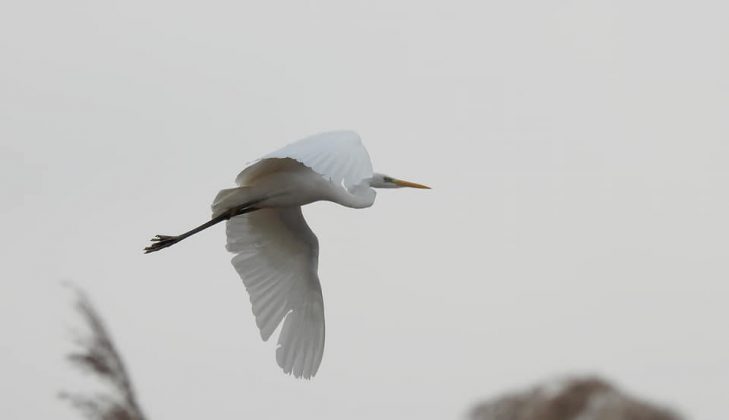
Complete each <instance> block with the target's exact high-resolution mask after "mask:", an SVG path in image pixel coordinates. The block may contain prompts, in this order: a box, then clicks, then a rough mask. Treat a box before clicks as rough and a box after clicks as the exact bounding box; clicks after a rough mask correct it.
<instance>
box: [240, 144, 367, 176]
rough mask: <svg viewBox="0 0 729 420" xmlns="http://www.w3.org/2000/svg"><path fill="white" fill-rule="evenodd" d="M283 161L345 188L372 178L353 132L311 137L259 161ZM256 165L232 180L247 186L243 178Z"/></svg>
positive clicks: (250, 172)
mask: <svg viewBox="0 0 729 420" xmlns="http://www.w3.org/2000/svg"><path fill="white" fill-rule="evenodd" d="M284 158H290V159H294V160H296V161H298V162H301V163H302V164H304V165H306V166H307V167H309V168H311V169H313V170H314V172H316V173H318V174H319V175H321V176H323V177H325V178H327V179H329V180H330V181H332V182H333V183H334V184H335V185H344V187H345V188H347V189H349V188H351V187H353V186H355V185H357V184H359V183H361V182H362V180H364V179H367V178H371V177H372V162H371V161H370V155H369V154H368V153H367V149H365V147H364V145H363V144H362V140H360V138H359V135H358V134H357V133H355V132H353V131H344V130H341V131H327V132H324V133H319V134H315V135H313V136H309V137H306V138H304V139H301V140H299V141H296V142H294V143H291V144H289V145H287V146H284V147H283V148H281V149H279V150H276V151H275V152H272V153H269V154H267V155H266V156H264V157H263V158H261V160H266V159H274V160H275V159H284ZM258 162H260V161H258ZM258 162H256V163H258ZM256 163H254V164H252V165H250V166H249V167H248V168H246V169H244V170H243V172H241V173H240V174H239V175H238V178H236V180H235V181H236V183H237V184H238V185H247V184H248V180H247V179H248V178H249V177H251V176H256V175H254V172H256V171H257V170H260V165H256ZM256 166H258V168H257V169H256V168H255V167H256Z"/></svg>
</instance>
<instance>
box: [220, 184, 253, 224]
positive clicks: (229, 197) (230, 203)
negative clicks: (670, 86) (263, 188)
mask: <svg viewBox="0 0 729 420" xmlns="http://www.w3.org/2000/svg"><path fill="white" fill-rule="evenodd" d="M253 201H256V197H254V196H253V188H251V187H236V188H227V189H224V190H220V192H219V193H218V195H216V196H215V199H214V200H213V204H212V206H211V208H212V210H213V216H212V217H213V218H215V217H217V216H220V215H221V214H223V213H225V212H226V211H228V210H230V209H232V208H234V207H239V206H242V205H244V204H246V203H250V202H253Z"/></svg>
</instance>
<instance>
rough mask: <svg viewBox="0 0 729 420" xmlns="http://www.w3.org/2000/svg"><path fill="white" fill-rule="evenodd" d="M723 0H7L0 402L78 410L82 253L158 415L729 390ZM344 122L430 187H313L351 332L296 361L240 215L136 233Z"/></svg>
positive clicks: (412, 407)
mask: <svg viewBox="0 0 729 420" xmlns="http://www.w3.org/2000/svg"><path fill="white" fill-rule="evenodd" d="M728 9H729V6H727V5H726V4H725V3H722V2H711V1H697V2H678V1H643V2H635V1H614V2H596V1H582V2H578V1H559V0H558V1H550V2H544V1H536V0H535V1H513V2H481V1H473V2H458V1H454V2H423V1H407V2H405V1H403V2H397V1H394V2H393V1H368V2H342V1H310V2H295V1H289V2H233V1H208V2H179V1H177V2H172V1H157V0H153V1H124V2H117V1H114V2H90V1H88V2H87V1H80V0H70V1H63V2H57V1H37V2H21V1H14V0H11V1H6V2H3V3H2V5H0V177H2V179H3V181H2V184H1V185H2V190H3V191H2V195H1V196H0V197H1V198H0V211H1V212H2V218H1V219H0V220H1V221H0V223H2V232H3V236H4V239H3V240H2V241H0V252H1V255H2V259H3V264H2V271H1V272H0V274H2V278H3V280H2V281H3V285H4V286H3V287H2V290H1V293H0V328H2V330H3V331H4V332H5V338H4V339H3V340H2V341H1V342H0V360H1V362H0V371H2V372H3V375H2V378H1V379H0V395H2V398H1V399H0V418H3V419H5V418H7V419H15V418H17V419H20V418H56V419H74V418H76V414H75V413H74V412H72V411H71V410H69V409H68V408H67V407H66V406H65V405H64V404H63V403H62V402H58V401H56V400H55V397H54V395H55V393H56V391H58V390H59V389H61V388H63V387H66V386H68V384H69V383H73V381H74V379H73V378H74V377H75V376H76V372H74V371H73V370H72V369H70V368H69V367H68V366H66V365H65V364H64V362H63V360H62V359H61V355H62V354H63V351H65V349H67V348H68V345H69V344H68V342H69V339H68V334H67V332H68V327H69V325H74V323H76V324H80V323H79V322H77V320H76V319H75V318H74V317H73V312H72V309H71V305H70V299H69V297H68V296H67V295H65V294H64V293H63V291H62V289H61V288H60V287H59V286H58V283H59V281H60V280H63V279H68V280H73V281H75V282H76V283H78V284H79V285H80V286H82V287H83V288H85V289H86V290H87V291H88V293H89V294H90V295H91V296H92V297H93V298H94V300H95V302H96V303H97V305H98V307H99V309H100V310H101V312H102V314H103V315H104V316H105V318H106V320H107V322H108V323H109V324H110V327H111V330H112V333H113V334H114V337H115V338H116V340H117V342H118V343H119V345H120V347H121V350H122V352H123V354H124V356H125V357H126V359H127V363H128V364H129V365H130V369H131V372H132V375H133V378H134V379H135V381H136V383H137V387H138V391H139V394H140V397H141V403H142V404H143V405H144V407H145V410H146V411H147V413H148V414H149V416H150V417H151V418H153V419H164V418H176V419H180V418H190V419H194V418H217V419H238V418H257V419H280V418H292V417H293V418H306V419H309V418H310V419H341V418H347V419H365V418H367V419H369V418H420V419H443V418H456V417H458V416H461V415H463V414H464V413H465V412H466V410H467V409H468V408H469V407H470V405H471V404H472V403H473V402H475V401H477V400H479V399H481V398H484V397H487V396H490V395H493V394H498V393H501V392H503V391H504V390H508V389H510V388H513V387H518V386H523V385H526V384H529V383H532V382H534V381H536V380H540V379H543V378H545V377H548V376H550V375H553V374H562V373H568V372H576V371H578V372H584V371H589V372H597V373H601V374H605V375H607V376H608V377H609V378H611V379H613V380H615V381H616V382H617V383H618V384H619V385H621V386H623V387H626V388H627V389H628V390H630V391H633V392H635V393H637V394H638V395H645V396H648V397H650V398H653V399H656V400H661V401H665V402H668V403H672V404H673V405H675V406H676V407H677V408H678V409H680V410H682V411H683V412H685V413H686V414H689V415H690V416H692V418H695V419H700V420H701V419H705V420H712V419H717V418H720V417H721V416H723V415H725V414H726V397H725V395H724V394H725V390H726V389H729V340H727V335H726V327H727V319H728V318H729V309H728V308H727V305H726V301H727V294H728V292H729V285H728V284H727V281H726V279H727V274H729V263H727V251H728V246H727V237H729V223H728V222H727V214H729V199H728V198H727V185H729V183H728V182H729V169H727V162H728V161H729V142H728V141H727V135H728V134H729V123H728V122H727V121H728V120H727V118H726V117H727V114H728V112H729V99H727V98H729V85H728V84H727V78H726V75H727V74H729V68H728V67H729V57H728V56H727V48H726V46H727V40H729V28H728V27H727V25H726V16H727V12H728V11H729V10H728ZM336 128H348V129H354V130H356V131H358V132H359V133H360V135H361V136H362V137H363V140H364V142H365V144H366V146H367V147H368V149H369V151H370V154H371V156H372V158H373V162H374V166H375V169H376V170H379V171H382V172H385V173H388V174H390V175H392V176H397V177H402V178H404V179H412V180H414V181H418V182H423V183H426V184H428V185H431V186H433V187H434V189H433V190H432V191H428V192H423V191H382V192H380V193H379V195H378V199H377V202H376V203H375V206H374V207H373V208H371V209H367V210H362V211H354V210H350V209H345V208H339V207H337V206H334V205H331V204H315V205H312V206H309V207H308V208H306V209H305V215H306V217H307V219H308V221H309V223H310V225H311V226H312V229H313V230H314V231H315V232H316V233H317V235H318V237H319V240H320V244H321V253H320V264H319V268H320V270H319V273H320V278H321V280H322V285H323V289H324V300H325V307H326V315H327V345H326V350H325V354H324V361H323V362H322V365H321V368H320V371H319V373H318V375H317V377H316V378H315V379H314V380H313V381H310V382H307V381H297V380H294V379H293V378H291V377H288V376H285V375H283V374H282V373H281V372H280V371H279V368H278V366H277V365H276V363H275V360H274V356H273V355H274V350H273V349H274V343H265V344H264V343H262V342H261V340H260V337H259V334H258V331H257V329H256V327H255V324H254V321H253V316H252V314H251V310H250V306H249V303H248V297H247V295H246V293H245V290H244V288H243V285H242V284H241V281H240V280H239V279H238V276H237V274H236V273H235V271H234V270H233V268H232V266H231V265H230V263H229V255H228V254H227V253H226V252H225V249H224V246H223V244H224V234H223V231H222V229H221V228H216V229H212V230H210V231H207V232H205V233H203V234H201V235H199V236H198V237H195V238H194V239H191V240H189V241H185V242H184V243H183V244H181V245H179V246H177V247H174V248H172V249H169V250H166V251H164V252H161V253H159V254H154V255H143V254H142V248H143V247H144V246H146V245H147V240H148V239H149V238H150V237H151V236H152V235H154V234H157V233H178V232H181V231H182V230H184V229H187V228H190V227H192V226H194V225H197V224H199V223H201V222H202V221H204V220H205V219H206V218H208V217H209V204H210V201H211V200H212V198H213V197H214V195H215V193H216V192H217V191H218V190H219V189H221V188H226V187H228V186H231V185H232V183H233V179H234V178H235V176H236V174H237V173H238V171H239V170H240V169H241V168H242V167H243V165H244V164H245V163H246V162H248V161H250V160H253V159H255V158H257V157H258V156H260V155H262V154H264V153H266V152H269V151H271V150H273V149H275V148H278V147H280V146H281V145H283V144H285V143H287V142H290V141H293V140H296V139H298V138H301V137H303V136H306V135H309V134H312V133H315V132H318V131H322V130H328V129H336ZM69 381H70V382H69ZM210 413H213V414H212V415H210Z"/></svg>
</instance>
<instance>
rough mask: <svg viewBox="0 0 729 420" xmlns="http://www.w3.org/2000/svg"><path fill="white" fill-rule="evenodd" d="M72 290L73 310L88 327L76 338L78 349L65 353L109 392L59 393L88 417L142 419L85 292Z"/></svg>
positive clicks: (111, 344)
mask: <svg viewBox="0 0 729 420" xmlns="http://www.w3.org/2000/svg"><path fill="white" fill-rule="evenodd" d="M74 290H75V291H76V309H77V310H78V311H79V313H80V314H81V316H82V317H83V319H84V321H86V324H87V325H88V327H89V329H90V335H89V336H87V337H83V338H81V339H78V340H77V342H78V344H79V346H80V349H79V351H78V352H75V353H72V354H70V355H69V356H68V359H69V360H70V362H71V363H72V364H73V365H75V366H77V367H78V368H80V369H81V370H83V371H85V372H87V373H90V374H91V375H93V376H95V377H96V378H98V379H99V380H101V381H102V382H103V383H106V384H108V385H109V387H110V392H109V393H97V394H93V395H83V394H78V393H68V392H62V393H60V397H61V398H63V399H65V400H68V401H69V402H70V403H71V405H72V406H74V407H75V408H76V409H78V410H79V411H80V412H81V413H82V414H83V415H84V416H85V417H86V418H87V419H89V420H145V416H144V414H143V413H142V409H141V408H140V407H139V404H138V403H137V399H136V397H135V393H134V387H133V385H132V381H131V379H130V377H129V373H128V372H127V370H126V368H125V367H124V362H123V361H122V358H121V356H120V355H119V352H118V351H117V349H116V346H115V345H114V341H113V340H112V339H111V336H110V335H109V332H108V330H107V328H106V326H105V325H104V322H103V321H102V319H101V317H100V316H99V313H98V312H97V311H96V309H95V308H94V306H93V305H92V304H91V301H90V300H89V299H88V297H87V296H86V294H85V293H83V292H82V291H81V290H79V289H77V288H74Z"/></svg>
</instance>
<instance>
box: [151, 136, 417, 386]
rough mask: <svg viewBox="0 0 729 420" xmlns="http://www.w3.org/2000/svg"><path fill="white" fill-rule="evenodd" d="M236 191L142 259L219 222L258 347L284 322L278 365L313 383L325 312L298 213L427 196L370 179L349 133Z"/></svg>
mask: <svg viewBox="0 0 729 420" xmlns="http://www.w3.org/2000/svg"><path fill="white" fill-rule="evenodd" d="M236 184H237V185H238V187H236V188H230V189H225V190H222V191H220V192H219V193H218V195H217V196H216V197H215V200H214V201H213V205H212V210H213V215H212V219H211V220H210V221H208V222H207V223H204V224H203V225H201V226H198V227H197V228H195V229H192V230H190V231H189V232H186V233H183V234H181V235H178V236H166V235H157V236H155V237H154V238H153V239H152V241H154V243H153V244H152V245H150V246H149V247H147V248H145V252H146V253H149V252H154V251H159V250H160V249H163V248H166V247H168V246H171V245H174V244H176V243H177V242H179V241H181V240H183V239H185V238H187V237H189V236H191V235H194V234H195V233H198V232H200V231H202V230H204V229H207V228H208V227H210V226H213V225H215V224H217V223H219V222H221V221H223V220H225V221H226V225H227V226H226V234H227V239H228V240H227V245H226V248H227V249H228V251H230V252H232V253H234V254H236V255H235V256H234V257H233V260H232V263H233V266H234V267H235V269H236V271H237V272H238V274H239V275H240V277H241V278H242V279H243V283H244V284H245V287H246V290H247V291H248V293H249V295H250V300H251V304H252V306H253V314H254V315H255V317H256V324H257V325H258V328H259V329H260V332H261V337H262V338H263V340H264V341H265V340H268V339H269V337H271V334H272V333H273V332H274V330H275V329H276V328H277V327H278V325H279V324H280V323H281V322H282V321H283V327H282V328H281V333H280V334H279V338H278V346H277V349H276V361H277V362H278V364H279V366H281V368H282V369H283V370H284V372H286V373H293V375H294V376H296V377H304V378H311V377H312V376H313V375H314V374H315V373H316V371H317V369H318V368H319V364H320V363H321V359H322V354H323V352H324V305H323V301H322V292H321V285H320V284H319V277H318V274H317V265H318V257H319V243H318V240H317V238H316V236H315V235H314V233H313V232H312V231H311V229H310V228H309V226H308V225H307V224H306V221H305V220H304V217H303V215H302V213H301V206H303V205H305V204H309V203H312V202H315V201H332V202H335V203H338V204H341V205H343V206H347V207H352V208H365V207H369V206H371V205H372V204H373V203H374V201H375V191H374V190H373V188H399V187H412V188H428V187H426V186H425V185H421V184H416V183H413V182H408V181H402V180H399V179H395V178H393V177H390V176H387V175H383V174H379V173H374V172H372V163H371V162H370V157H369V155H368V153H367V150H366V149H365V148H364V146H363V145H362V142H361V141H360V138H359V136H358V135H357V134H356V133H354V132H352V131H331V132H325V133H321V134H317V135H313V136H310V137H307V138H304V139H302V140H299V141H297V142H295V143H292V144H289V145H287V146H285V147H283V148H282V149H280V150H277V151H275V152H273V153H270V154H268V155H266V156H264V157H263V158H261V159H259V160H258V161H256V162H254V163H253V164H251V165H249V166H248V167H246V168H245V169H244V170H243V172H241V173H240V174H239V175H238V177H237V178H236Z"/></svg>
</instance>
